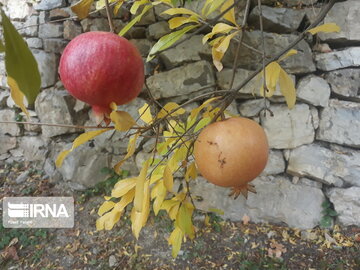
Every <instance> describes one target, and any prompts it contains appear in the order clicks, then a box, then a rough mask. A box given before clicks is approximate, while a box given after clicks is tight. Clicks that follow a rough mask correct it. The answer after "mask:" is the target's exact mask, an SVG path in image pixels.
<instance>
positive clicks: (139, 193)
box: [134, 159, 149, 212]
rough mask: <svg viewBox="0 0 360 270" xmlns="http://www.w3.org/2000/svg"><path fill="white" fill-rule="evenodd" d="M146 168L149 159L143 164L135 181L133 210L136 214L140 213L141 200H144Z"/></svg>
mask: <svg viewBox="0 0 360 270" xmlns="http://www.w3.org/2000/svg"><path fill="white" fill-rule="evenodd" d="M148 168H149V159H148V160H146V161H145V162H144V165H143V167H142V169H141V171H140V175H139V177H137V180H136V187H135V199H134V208H135V210H136V211H137V212H141V211H142V206H143V200H144V184H145V181H146V174H147V170H148Z"/></svg>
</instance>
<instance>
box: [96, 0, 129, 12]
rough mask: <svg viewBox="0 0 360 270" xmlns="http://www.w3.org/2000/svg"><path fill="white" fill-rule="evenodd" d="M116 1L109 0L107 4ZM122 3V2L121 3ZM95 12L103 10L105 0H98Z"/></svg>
mask: <svg viewBox="0 0 360 270" xmlns="http://www.w3.org/2000/svg"><path fill="white" fill-rule="evenodd" d="M115 1H117V0H109V4H110V3H113V2H115ZM121 3H122V2H121ZM95 8H96V10H99V9H103V8H105V0H98V1H97V2H96V5H95Z"/></svg>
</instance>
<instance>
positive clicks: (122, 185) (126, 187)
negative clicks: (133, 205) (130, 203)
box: [111, 177, 137, 198]
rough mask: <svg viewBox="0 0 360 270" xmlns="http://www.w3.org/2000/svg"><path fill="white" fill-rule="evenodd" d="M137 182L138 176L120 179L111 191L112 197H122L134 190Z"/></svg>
mask: <svg viewBox="0 0 360 270" xmlns="http://www.w3.org/2000/svg"><path fill="white" fill-rule="evenodd" d="M136 183H137V177H132V178H127V179H123V180H119V181H118V182H117V183H116V184H115V186H114V188H113V189H112V191H111V197H114V198H120V197H122V196H124V195H125V194H127V193H128V192H129V191H130V190H132V189H133V188H134V187H135V185H136Z"/></svg>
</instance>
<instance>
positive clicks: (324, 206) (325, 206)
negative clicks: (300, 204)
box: [321, 200, 331, 208]
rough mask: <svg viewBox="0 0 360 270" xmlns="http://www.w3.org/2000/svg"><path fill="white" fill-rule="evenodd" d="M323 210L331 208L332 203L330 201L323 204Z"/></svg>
mask: <svg viewBox="0 0 360 270" xmlns="http://www.w3.org/2000/svg"><path fill="white" fill-rule="evenodd" d="M321 206H322V208H329V207H330V206H331V204H330V202H329V201H328V200H325V201H324V202H323V203H322V204H321Z"/></svg>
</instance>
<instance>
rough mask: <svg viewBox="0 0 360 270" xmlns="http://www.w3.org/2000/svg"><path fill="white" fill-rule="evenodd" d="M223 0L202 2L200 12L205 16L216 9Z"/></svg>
mask: <svg viewBox="0 0 360 270" xmlns="http://www.w3.org/2000/svg"><path fill="white" fill-rule="evenodd" d="M224 1H225V0H207V1H206V2H205V4H204V7H203V8H202V10H201V13H202V14H203V15H204V16H205V17H207V16H209V15H210V14H211V13H213V12H214V11H215V10H217V9H218V8H219V7H220V6H221V5H222V3H224Z"/></svg>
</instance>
